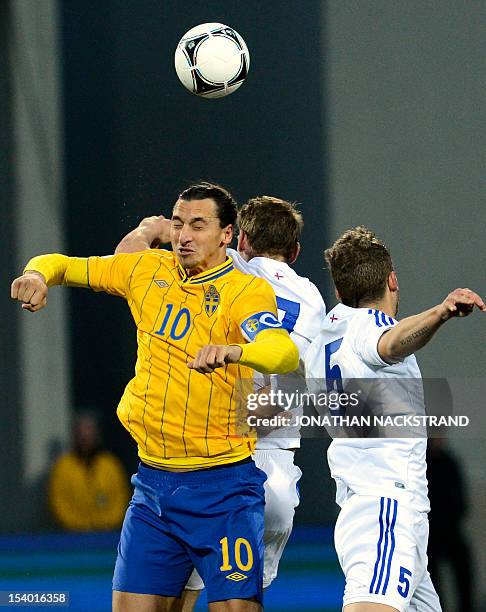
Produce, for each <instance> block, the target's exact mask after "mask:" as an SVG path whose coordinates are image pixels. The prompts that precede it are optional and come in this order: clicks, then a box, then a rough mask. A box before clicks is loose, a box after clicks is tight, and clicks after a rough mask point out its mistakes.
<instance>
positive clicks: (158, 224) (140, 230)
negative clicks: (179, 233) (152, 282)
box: [115, 215, 170, 255]
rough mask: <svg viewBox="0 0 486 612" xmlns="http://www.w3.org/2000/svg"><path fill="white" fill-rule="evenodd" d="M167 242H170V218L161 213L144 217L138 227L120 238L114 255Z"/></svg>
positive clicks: (135, 251) (150, 247)
mask: <svg viewBox="0 0 486 612" xmlns="http://www.w3.org/2000/svg"><path fill="white" fill-rule="evenodd" d="M168 242H170V219H166V218H165V217H164V216H163V215H159V216H158V217H157V216H153V217H145V219H142V221H140V224H139V226H138V227H136V228H135V229H134V230H132V231H131V232H129V233H128V234H127V235H126V236H125V237H124V238H122V239H121V240H120V242H119V243H118V246H117V247H116V249H115V255H116V254H118V253H138V252H139V251H145V250H146V249H154V248H156V247H158V246H159V245H160V244H167V243H168Z"/></svg>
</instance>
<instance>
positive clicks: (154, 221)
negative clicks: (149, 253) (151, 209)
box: [138, 215, 171, 249]
mask: <svg viewBox="0 0 486 612" xmlns="http://www.w3.org/2000/svg"><path fill="white" fill-rule="evenodd" d="M170 224H171V221H170V219H166V218H165V217H164V216H163V215H159V216H153V217H145V219H142V220H141V221H140V224H139V226H138V227H139V229H140V230H141V232H142V233H143V235H144V236H145V237H146V239H147V243H148V245H149V247H150V248H153V249H154V248H156V247H158V246H159V245H160V244H167V243H168V242H170Z"/></svg>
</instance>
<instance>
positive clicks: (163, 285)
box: [154, 280, 169, 289]
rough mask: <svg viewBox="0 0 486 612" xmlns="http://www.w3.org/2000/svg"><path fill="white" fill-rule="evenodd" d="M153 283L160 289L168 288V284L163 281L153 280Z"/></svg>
mask: <svg viewBox="0 0 486 612" xmlns="http://www.w3.org/2000/svg"><path fill="white" fill-rule="evenodd" d="M154 283H155V284H156V285H157V287H160V288H161V289H164V287H168V286H169V283H168V282H167V281H165V280H154Z"/></svg>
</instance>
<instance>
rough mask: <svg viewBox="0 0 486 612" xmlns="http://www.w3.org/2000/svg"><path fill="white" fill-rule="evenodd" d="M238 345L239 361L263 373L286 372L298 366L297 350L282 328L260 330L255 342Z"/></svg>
mask: <svg viewBox="0 0 486 612" xmlns="http://www.w3.org/2000/svg"><path fill="white" fill-rule="evenodd" d="M239 346H241V350H242V353H241V357H240V360H239V363H241V364H242V365H246V366H248V367H250V368H253V369H254V370H258V371H259V372H262V373H263V374H287V373H288V372H293V371H294V370H296V369H297V368H298V366H299V351H298V350H297V347H296V346H295V344H294V343H293V342H292V340H291V339H290V336H289V335H288V333H287V332H286V331H285V330H283V329H273V330H270V329H268V330H265V331H262V332H260V333H259V334H258V336H257V337H256V339H255V342H251V343H249V344H242V345H239Z"/></svg>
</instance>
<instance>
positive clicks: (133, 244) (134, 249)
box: [115, 227, 152, 255]
mask: <svg viewBox="0 0 486 612" xmlns="http://www.w3.org/2000/svg"><path fill="white" fill-rule="evenodd" d="M151 244H152V240H150V241H149V237H148V236H147V232H146V231H145V229H144V228H142V227H137V228H135V229H134V230H132V231H131V232H130V233H129V234H127V235H126V236H125V237H124V238H122V239H121V240H120V242H119V243H118V246H117V247H116V249H115V255H117V254H118V253H138V252H139V251H145V250H146V249H150V246H151Z"/></svg>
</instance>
